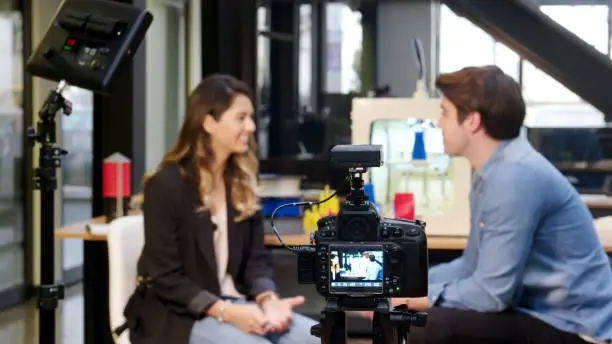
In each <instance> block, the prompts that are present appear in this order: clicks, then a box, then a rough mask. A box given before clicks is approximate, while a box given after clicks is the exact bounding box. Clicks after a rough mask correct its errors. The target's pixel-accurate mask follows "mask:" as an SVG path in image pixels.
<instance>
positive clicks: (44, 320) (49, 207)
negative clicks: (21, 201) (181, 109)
mask: <svg viewBox="0 0 612 344" xmlns="http://www.w3.org/2000/svg"><path fill="white" fill-rule="evenodd" d="M65 86H66V82H65V81H64V80H62V81H60V83H59V85H58V87H57V89H56V90H55V91H51V92H50V93H49V96H48V97H47V100H45V103H44V104H43V106H42V108H41V109H40V111H39V113H38V116H39V119H38V122H37V123H36V126H37V129H36V130H34V128H32V127H29V128H28V139H29V141H30V144H31V146H32V147H34V144H35V143H36V142H38V143H39V144H40V148H39V156H38V167H36V168H35V170H34V188H35V189H37V190H40V209H41V219H40V227H41V231H40V285H38V286H36V287H35V288H36V294H37V306H38V309H39V312H40V313H39V319H38V321H39V342H40V344H50V343H54V342H55V311H56V308H57V306H58V303H59V300H62V299H63V298H64V286H63V285H62V284H57V283H56V281H55V271H54V270H55V259H54V258H55V257H54V254H55V253H54V245H55V240H54V232H55V190H56V189H57V177H56V169H57V168H58V167H60V166H61V157H62V156H63V155H66V154H67V153H68V152H67V151H65V150H63V149H62V148H61V147H58V146H57V144H56V138H55V137H56V135H55V134H56V127H55V115H56V114H57V113H58V112H59V111H62V112H63V113H64V114H66V115H70V113H71V112H72V104H71V103H70V101H68V100H66V99H65V98H64V96H62V91H63V90H64V87H65Z"/></svg>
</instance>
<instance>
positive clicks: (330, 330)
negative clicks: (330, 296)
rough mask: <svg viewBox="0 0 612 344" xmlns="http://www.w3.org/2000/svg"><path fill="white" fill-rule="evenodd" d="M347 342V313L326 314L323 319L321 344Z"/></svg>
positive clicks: (344, 343) (341, 343)
mask: <svg viewBox="0 0 612 344" xmlns="http://www.w3.org/2000/svg"><path fill="white" fill-rule="evenodd" d="M346 340H347V338H346V313H345V312H344V311H334V312H326V313H324V314H323V319H321V344H346Z"/></svg>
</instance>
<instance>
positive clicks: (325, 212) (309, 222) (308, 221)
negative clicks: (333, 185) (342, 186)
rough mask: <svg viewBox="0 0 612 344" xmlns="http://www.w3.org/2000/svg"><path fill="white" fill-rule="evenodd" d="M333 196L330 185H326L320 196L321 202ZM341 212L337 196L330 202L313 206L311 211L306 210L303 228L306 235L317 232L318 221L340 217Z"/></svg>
mask: <svg viewBox="0 0 612 344" xmlns="http://www.w3.org/2000/svg"><path fill="white" fill-rule="evenodd" d="M332 194H333V191H332V190H331V189H330V187H329V185H325V188H324V189H323V191H322V192H321V193H320V194H319V202H321V201H323V200H325V199H327V198H328V197H329V196H331V195H332ZM339 211H340V201H339V200H338V197H337V196H334V197H332V198H330V199H329V200H328V201H326V202H323V203H321V204H318V205H314V206H312V208H311V209H308V210H305V211H304V215H303V218H302V227H303V228H304V233H306V234H310V233H312V232H314V231H316V230H317V221H319V219H320V218H322V217H325V216H329V215H338V212H339Z"/></svg>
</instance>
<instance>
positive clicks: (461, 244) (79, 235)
mask: <svg viewBox="0 0 612 344" xmlns="http://www.w3.org/2000/svg"><path fill="white" fill-rule="evenodd" d="M89 223H97V224H99V223H104V218H103V217H102V216H100V217H96V218H93V219H91V221H87V222H80V223H75V224H73V225H69V226H65V227H62V228H59V229H57V230H56V231H55V238H56V239H60V240H61V239H81V240H85V241H106V235H93V234H91V233H88V231H87V224H89ZM309 237H310V236H309V235H308V234H283V235H282V238H283V241H284V242H285V244H287V245H289V246H297V245H308V243H309ZM611 239H612V238H611ZM611 241H612V240H611ZM264 243H265V244H266V246H280V242H279V241H278V238H277V237H276V235H274V234H266V235H265V238H264ZM466 243H467V236H447V235H444V236H441V235H429V236H428V237H427V247H428V248H429V249H431V250H459V251H460V250H463V248H465V245H466ZM610 246H612V243H611V245H610ZM611 250H612V248H611Z"/></svg>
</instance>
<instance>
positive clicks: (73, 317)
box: [0, 0, 612, 344]
mask: <svg viewBox="0 0 612 344" xmlns="http://www.w3.org/2000/svg"><path fill="white" fill-rule="evenodd" d="M117 1H119V0H117ZM121 2H125V3H131V4H134V5H136V6H141V7H146V8H147V9H148V10H149V11H150V12H151V13H152V14H153V15H154V21H153V24H152V25H151V27H150V29H149V31H148V33H147V36H146V39H145V41H144V42H143V44H142V45H141V46H140V48H139V50H138V52H137V53H136V54H135V55H134V57H133V61H132V63H131V65H130V68H129V70H126V71H124V72H123V73H122V74H121V75H119V77H120V78H121V81H122V82H121V85H122V86H121V88H120V90H119V91H117V92H115V93H113V94H111V95H110V96H102V95H99V94H93V93H92V92H90V91H88V90H85V89H80V88H76V87H68V88H67V90H66V91H65V93H64V95H65V97H66V98H67V99H69V100H71V101H72V103H73V113H72V114H71V115H70V116H58V118H57V122H58V138H59V142H60V143H61V145H62V146H63V148H65V149H66V150H68V151H69V154H68V155H66V156H65V157H64V158H63V159H62V168H61V171H60V172H59V185H60V187H59V188H58V191H57V193H56V202H55V215H56V216H55V219H56V223H55V226H56V228H57V229H61V228H66V227H68V226H70V225H74V224H79V223H84V222H87V221H90V220H91V219H92V218H94V217H96V216H99V215H101V214H102V193H101V185H102V178H101V168H102V162H103V160H104V159H105V158H107V157H108V156H110V155H111V154H113V153H115V152H120V153H121V154H123V155H125V156H127V157H128V158H130V159H131V169H132V185H133V186H134V190H133V191H134V193H136V192H138V191H139V188H138V185H140V182H141V179H142V177H143V175H144V174H145V173H147V172H152V171H154V170H155V169H156V167H157V164H158V163H159V161H160V159H161V157H162V156H163V154H164V152H165V151H166V150H167V149H169V148H170V146H171V145H172V144H173V142H174V141H175V140H176V138H177V135H178V129H179V126H180V124H181V122H182V118H183V114H184V111H185V101H186V97H187V94H188V93H189V92H190V90H192V89H193V87H194V86H195V85H197V83H198V82H199V80H200V79H201V78H202V76H204V75H207V74H210V73H214V72H223V73H230V74H233V75H235V76H236V77H238V78H240V79H242V80H245V81H246V82H247V83H248V84H249V85H251V86H252V87H253V89H254V90H255V93H256V100H257V114H256V120H257V134H256V135H257V141H258V147H259V151H258V154H259V159H260V173H261V174H262V176H265V178H266V180H273V181H274V180H277V181H281V182H282V181H287V180H289V181H290V182H295V180H296V178H297V180H299V187H300V188H301V190H302V191H301V192H303V194H308V195H311V196H310V197H315V198H316V197H318V194H319V193H320V192H321V191H322V190H324V188H325V187H326V186H329V187H330V188H331V189H335V188H338V186H339V184H340V183H341V181H342V180H343V179H344V175H343V173H342V172H338V171H332V170H331V169H330V168H329V162H328V156H329V155H328V151H329V149H330V148H331V147H333V146H334V145H338V144H352V143H383V144H384V143H385V142H389V141H388V140H391V139H393V140H399V138H403V139H402V140H404V141H401V142H402V144H400V145H392V146H394V147H395V148H393V147H391V146H390V145H387V146H385V154H386V156H389V157H394V159H397V160H402V159H404V158H405V159H408V158H407V157H406V156H407V155H409V154H410V151H411V149H412V145H413V141H410V140H411V139H410V138H411V137H412V134H411V133H412V132H413V131H414V130H415V129H414V127H415V123H417V122H415V121H414V120H411V119H410V118H402V116H404V115H403V114H402V112H401V110H398V107H399V108H401V107H402V106H403V105H402V104H404V103H401V101H403V100H406V101H407V102H408V103H406V106H407V107H410V106H416V110H415V111H414V112H413V113H414V115H411V116H413V117H414V118H420V116H424V118H435V117H436V116H437V115H438V114H437V113H435V111H434V110H429V108H427V109H428V110H427V111H428V113H418V109H419V104H420V103H418V102H417V103H414V102H412V103H410V102H411V99H413V98H415V97H417V93H418V92H417V91H419V90H418V88H417V80H418V78H419V74H420V73H419V69H420V67H419V65H418V63H417V59H416V57H415V51H414V44H413V41H414V39H417V38H418V39H419V40H420V41H421V43H422V46H423V51H424V53H425V54H424V55H425V56H424V57H425V61H426V66H425V74H426V75H427V77H428V79H426V80H425V86H426V88H429V92H428V95H427V96H426V97H429V98H436V97H437V96H439V95H437V94H436V92H435V91H434V90H433V87H432V80H433V78H434V77H435V75H437V74H439V73H444V72H450V71H454V70H457V69H459V68H462V67H465V66H469V65H485V64H495V65H498V66H500V67H501V68H502V69H503V70H504V71H505V72H506V73H508V74H510V75H511V76H513V77H514V78H515V79H516V80H517V81H518V82H519V83H520V85H521V86H522V89H523V95H524V97H525V99H526V101H527V104H528V105H527V109H528V116H527V119H526V121H525V126H524V134H525V135H527V136H528V138H529V140H530V141H531V142H532V144H533V145H534V146H535V147H536V148H537V149H538V150H539V151H540V152H541V153H542V154H544V155H545V156H546V157H547V158H548V159H549V160H550V161H551V162H553V163H554V164H556V166H557V167H558V168H559V170H560V171H561V172H562V173H564V174H565V175H566V176H567V178H568V179H569V180H570V181H571V182H572V184H573V185H574V186H575V187H576V189H577V190H578V191H579V192H580V193H581V194H583V195H584V199H585V202H586V203H587V205H588V206H589V208H590V209H591V212H592V214H593V217H594V220H595V221H598V220H599V221H600V223H602V227H605V225H603V224H605V222H606V219H607V216H610V215H612V198H610V194H611V193H612V190H611V188H612V156H610V154H611V153H610V152H612V150H611V149H610V146H611V145H612V131H610V129H609V123H610V119H609V116H610V114H612V111H608V110H612V109H611V108H610V106H611V104H610V101H609V100H607V98H609V97H608V96H607V92H609V89H610V87H609V86H611V85H609V83H611V82H612V81H611V80H612V78H607V79H605V78H604V76H608V75H609V74H610V73H611V71H612V63H611V62H610V61H609V59H610V57H611V56H612V55H611V54H612V1H610V0H513V1H506V2H504V4H503V5H502V4H499V6H508V8H513V9H514V10H513V11H508V12H505V13H506V14H504V16H505V17H506V18H502V17H500V16H499V11H495V10H492V9H491V8H490V7H487V6H482V7H483V8H480V7H479V6H481V5H479V2H475V1H442V2H439V1H409V0H394V1H391V0H390V1H384V0H361V1H360V0H351V1H322V0H317V1H315V0H311V1H309V0H302V1H289V0H259V1H253V2H244V1H239V0H210V1H208V0H207V1H204V0H189V1H186V0H121ZM522 2H529V3H530V4H531V5H533V6H532V7H529V8H527V7H524V6H519V5H518V4H517V3H522ZM60 3H61V2H60V1H59V0H0V61H2V62H1V63H0V68H2V70H1V72H0V343H11V344H21V343H34V342H38V338H37V336H36V331H37V328H36V327H37V323H36V321H35V319H36V308H35V295H34V294H33V292H32V290H33V288H32V286H33V285H35V284H36V283H38V280H39V272H40V249H39V245H40V238H41V236H40V231H41V224H40V215H39V214H40V204H39V197H38V196H37V192H35V191H33V189H32V185H31V182H30V179H31V177H32V168H33V167H34V166H35V164H36V159H37V155H36V154H37V153H36V152H35V151H34V150H32V149H31V147H30V146H29V144H28V142H27V140H26V135H25V133H26V130H27V127H28V126H31V125H33V124H34V123H36V121H37V119H38V110H39V108H40V106H41V105H42V103H43V101H44V99H45V97H46V95H47V93H48V92H49V91H50V90H52V89H53V88H54V87H55V86H56V83H54V82H52V81H49V80H43V79H41V78H38V77H31V76H30V75H28V73H26V72H25V70H24V63H25V61H26V59H27V58H28V56H29V55H30V54H31V52H32V50H33V49H34V48H35V47H36V46H37V44H38V43H39V42H40V40H41V38H42V37H43V35H44V33H45V32H46V30H47V27H48V24H49V22H50V20H51V19H52V18H53V16H54V14H55V12H56V10H57V8H58V6H59V5H60ZM529 11H534V12H537V14H538V15H539V16H540V18H549V19H552V21H550V22H547V21H546V20H539V21H537V20H534V19H533V18H534V16H533V15H532V14H533V13H530V12H529ZM511 13H513V14H514V15H511ZM530 18H531V19H530ZM521 23H528V24H524V25H523V24H521ZM530 25H532V26H530ZM535 25H540V26H541V27H540V26H538V28H541V30H537V31H534V32H532V34H530V35H524V34H523V33H524V32H521V31H522V30H529V29H530V28H531V29H533V28H534V27H536V26H535ZM526 36H529V37H528V38H526ZM570 50H571V51H572V52H573V53H572V54H569V53H567V54H566V53H563V52H564V51H570ZM595 55H602V56H606V57H607V59H606V60H605V61H602V60H601V59H593V60H588V61H589V63H583V62H581V60H580V58H582V57H584V58H585V59H586V58H588V57H593V56H595ZM582 61H585V60H582ZM591 61H595V62H591ZM596 76H599V77H596ZM593 86H595V87H593ZM419 96H420V95H419ZM385 99H386V100H389V102H387V103H385V102H384V100H385ZM391 100H396V101H398V102H399V103H394V104H399V105H397V106H395V105H392V104H391V103H393V102H392V101H391ZM370 101H371V103H367V102H370ZM378 101H380V103H378ZM364 104H365V105H364ZM389 104H391V105H389ZM415 104H416V105H415ZM378 106H380V107H378ZM372 109H374V110H376V109H378V111H381V112H384V113H397V115H394V116H391V117H389V118H388V119H380V120H378V121H374V122H373V123H372V125H371V126H368V130H369V131H368V132H367V134H366V136H361V137H360V138H359V140H360V142H356V138H355V137H352V136H354V135H353V132H352V130H354V128H353V129H352V127H351V123H353V125H355V124H356V123H357V122H359V121H360V119H356V117H355V116H357V115H359V114H364V115H363V116H366V115H367V114H368V113H370V114H371V113H372V111H374V110H372ZM423 109H424V108H423ZM431 111H434V112H433V113H432V112H431ZM368 123H369V122H368ZM418 123H421V122H418ZM432 123H434V124H430V125H431V127H430V129H431V132H432V134H431V135H430V138H431V139H429V140H428V141H427V147H428V153H429V154H430V156H432V157H436V158H437V159H438V158H439V159H438V160H439V161H441V163H440V164H441V165H438V168H436V169H435V173H433V174H434V175H430V174H428V173H429V172H427V171H423V169H417V170H418V171H417V170H410V171H408V172H406V170H402V169H401V168H400V169H396V170H394V168H395V167H394V166H396V165H395V164H389V165H388V166H385V167H384V168H380V169H379V170H377V171H374V172H372V175H371V180H372V183H373V184H374V188H375V189H376V191H375V196H376V199H377V200H378V201H379V202H380V203H381V205H382V208H383V209H384V210H389V209H392V202H393V197H394V195H393V193H394V192H402V193H413V195H414V198H415V202H416V207H417V215H418V213H419V211H420V210H419V209H425V210H423V211H431V212H432V213H435V212H441V213H442V214H443V215H444V214H451V213H453V212H454V210H453V209H464V208H465V204H466V203H467V198H465V200H462V197H463V196H462V195H463V191H461V190H465V189H466V188H467V186H466V185H468V184H469V171H467V172H466V173H464V172H465V171H466V170H465V166H463V165H454V162H453V160H454V158H453V159H450V158H448V157H445V156H444V154H443V147H442V140H441V136H440V135H439V132H436V128H435V121H432ZM362 125H363V123H362ZM397 126H399V127H400V129H399V131H394V130H396V129H397V128H396V129H394V130H390V128H392V127H397ZM394 137H395V138H394ZM361 141H363V142H361ZM393 142H398V141H393ZM400 146H403V148H402V147H400ZM392 148H393V149H397V151H393V149H392ZM408 160H409V159H408ZM393 161H394V162H397V161H396V160H393ZM445 164H446V165H445ZM400 165H401V164H400ZM440 166H442V167H440ZM449 166H450V167H449ZM398 171H399V172H398ZM460 171H464V172H460ZM426 175H427V176H428V177H427V178H430V179H428V180H429V181H424V180H425V179H426ZM388 180H390V181H392V182H390V183H389V184H388V185H387V184H386V182H385V181H388ZM425 182H427V183H429V185H428V186H427V187H425V186H424V185H425ZM383 184H384V185H383ZM426 192H427V193H428V194H427V195H425V193H426ZM313 195H314V196H313ZM444 197H447V198H450V199H452V201H451V202H450V204H449V205H445V206H446V208H445V207H441V206H439V205H440V204H442V203H444V202H442V201H441V198H444ZM425 200H427V202H425ZM419 202H421V203H419ZM434 208H435V209H434ZM462 211H463V210H462ZM463 212H464V211H463ZM463 215H466V214H465V212H464V213H463ZM432 216H433V215H432ZM444 216H445V215H444ZM287 217H294V218H293V219H292V220H291V219H290V220H288V221H286V222H285V225H286V228H285V229H284V232H283V229H282V228H281V233H282V234H288V235H291V234H293V235H295V234H301V233H303V232H304V228H303V227H302V223H303V222H302V220H301V214H297V215H296V216H294V215H287ZM433 221H434V222H435V219H434V220H433ZM444 223H448V224H449V226H452V223H453V221H451V220H449V221H446V222H444ZM608 226H609V225H608ZM434 227H435V226H434ZM433 230H434V231H435V230H439V231H440V233H441V234H440V235H450V236H454V237H460V236H461V235H465V234H466V232H465V229H463V228H459V229H457V228H446V227H445V228H441V227H437V228H434V229H433ZM602 231H609V232H610V230H608V229H607V228H604V229H602ZM447 232H448V233H447ZM611 237H612V236H611ZM610 241H611V242H612V240H610ZM105 245H106V243H105V242H103V241H91V240H84V239H83V238H77V237H75V238H64V237H62V238H58V239H57V240H56V241H55V256H56V269H55V270H56V271H55V273H56V276H57V278H58V280H61V281H62V283H63V284H64V285H65V286H66V288H67V289H66V299H65V300H64V301H62V302H61V304H62V305H61V306H60V310H61V312H59V313H58V314H59V316H58V319H57V321H58V329H60V330H58V339H57V342H58V343H87V344H90V343H112V338H111V336H110V333H109V331H107V329H108V328H109V326H108V307H109V306H108V296H107V295H106V297H105V296H104V290H106V289H108V288H107V286H108V276H105V275H106V274H105V272H104V271H105V269H106V270H107V269H108V252H107V249H106V246H105ZM271 246H274V245H271ZM609 246H610V247H609V252H610V251H612V243H610V244H609ZM270 249H271V250H272V252H273V255H274V261H275V268H276V269H277V271H278V272H279V273H277V275H278V278H279V285H280V288H281V293H287V294H295V293H303V294H304V295H307V297H308V299H309V301H308V303H307V304H306V305H305V306H303V307H302V308H301V309H300V311H301V312H303V313H305V314H308V315H312V316H313V317H315V316H317V314H318V312H319V310H320V309H321V308H322V307H323V306H324V304H325V303H324V300H323V299H322V298H321V297H320V296H318V295H317V293H316V291H315V289H314V287H313V286H311V285H310V286H309V285H298V284H297V281H296V278H297V277H296V273H295V270H296V268H295V262H296V261H295V259H293V258H292V253H290V252H288V251H286V250H284V249H282V248H279V247H270ZM430 250H431V252H430V257H432V258H433V260H435V261H436V262H442V261H447V260H449V259H452V258H453V257H455V256H457V255H458V254H460V253H461V248H460V247H458V246H453V247H445V246H444V245H441V246H440V247H439V248H435V247H434V248H430ZM101 271H102V272H101ZM96 289H97V290H98V291H97V293H98V294H96V292H95V291H94V292H93V293H94V294H91V291H92V290H96ZM88 290H89V291H90V294H88ZM100 290H102V293H101V294H100ZM106 293H107V292H106ZM88 295H89V296H90V297H88ZM91 295H97V297H91ZM100 295H102V296H100ZM359 321H360V320H359V319H355V320H354V322H355V323H358V322H359ZM349 326H350V324H349ZM353 332H354V333H355V336H367V333H366V334H364V333H359V331H357V330H354V331H353ZM101 333H102V334H101Z"/></svg>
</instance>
